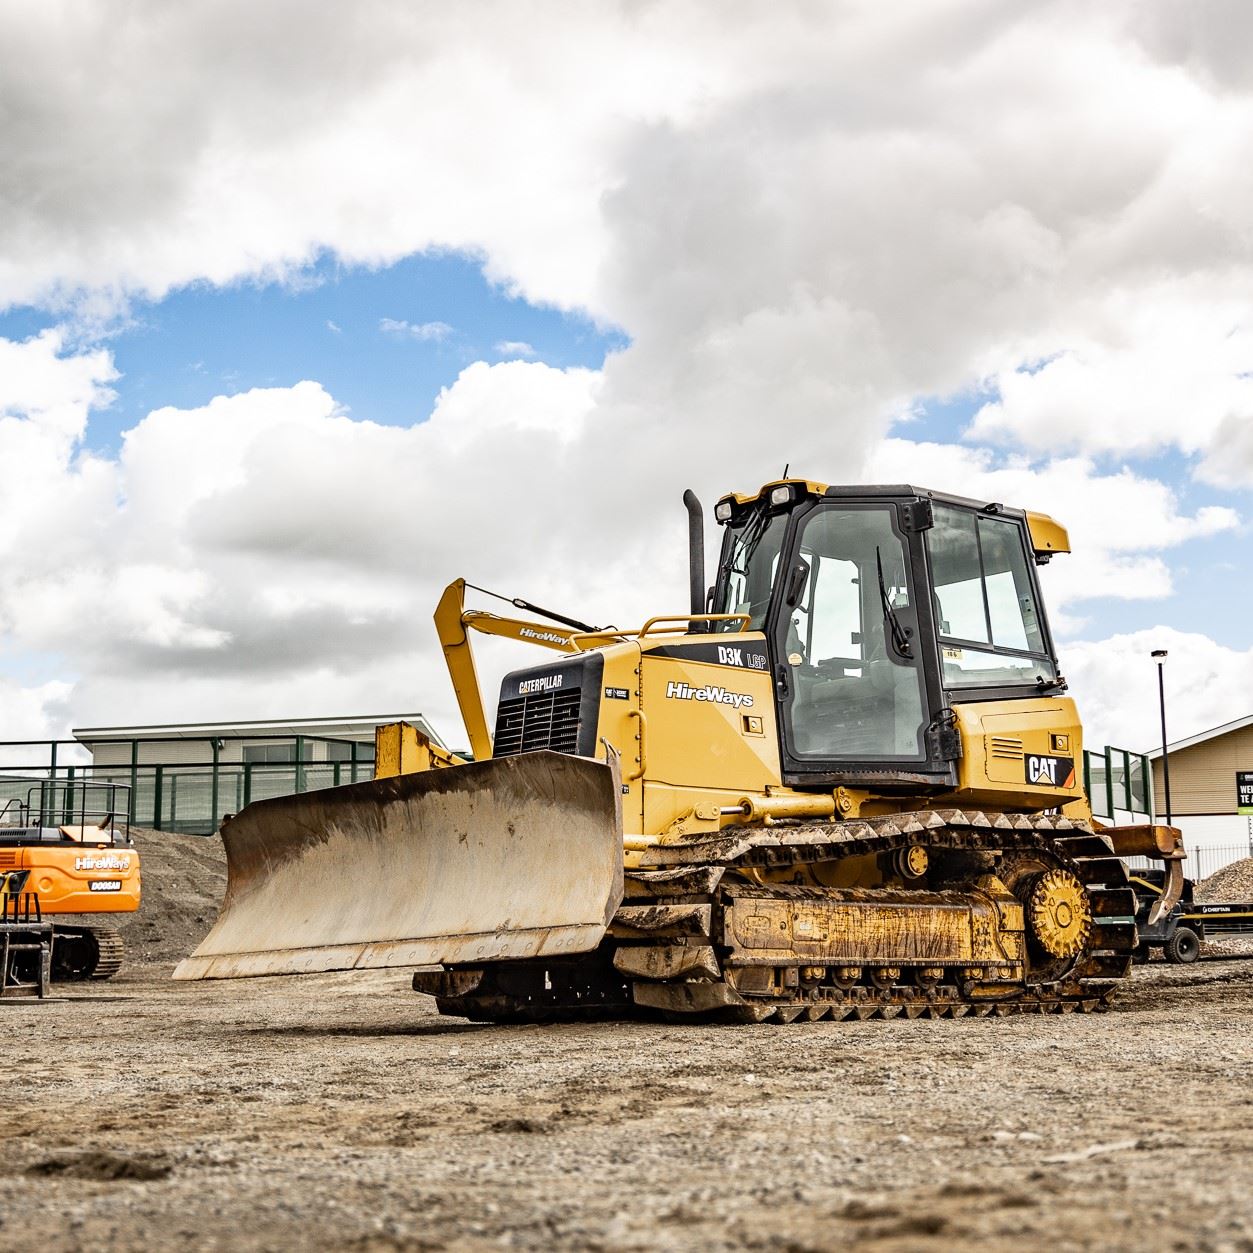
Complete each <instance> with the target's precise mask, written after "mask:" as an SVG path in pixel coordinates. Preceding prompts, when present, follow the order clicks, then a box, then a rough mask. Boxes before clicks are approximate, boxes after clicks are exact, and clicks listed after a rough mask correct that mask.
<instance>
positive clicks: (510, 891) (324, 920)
mask: <svg viewBox="0 0 1253 1253" xmlns="http://www.w3.org/2000/svg"><path fill="white" fill-rule="evenodd" d="M621 791H622V789H621V785H620V783H619V775H618V769H617V762H616V760H615V759H613V758H612V755H611V760H610V762H609V763H608V764H606V763H604V762H599V761H592V760H590V759H588V758H583V757H570V756H566V755H563V754H560V753H552V752H537V753H527V754H524V755H522V756H519V757H503V758H497V759H495V760H490V761H484V762H475V763H470V764H467V765H461V766H451V767H446V768H442V769H438V770H426V771H422V772H420V773H417V774H406V775H398V776H395V777H393V778H385V779H374V780H371V781H370V782H368V783H353V784H349V785H348V786H346V787H337V788H327V789H325V790H323V791H317V792H306V793H304V794H302V795H297V796H287V797H276V798H274V799H272V800H263V801H258V802H256V803H255V804H252V805H249V806H248V807H247V808H246V809H244V810H242V811H241V812H240V813H239V814H238V815H237V816H236V817H234V818H232V819H231V820H230V821H229V822H227V823H226V824H225V825H224V826H223V828H222V840H223V843H224V844H225V846H226V860H227V872H228V879H227V888H226V896H225V899H224V900H223V902H222V909H221V912H220V914H219V916H218V919H217V922H216V923H215V924H214V926H213V929H212V930H211V931H210V932H209V934H208V935H207V936H206V937H205V938H204V940H203V941H202V942H201V944H200V946H199V947H198V948H197V949H196V950H195V952H194V953H192V955H191V956H190V957H188V958H185V959H184V960H183V961H182V962H181V963H179V965H178V967H177V968H176V969H175V971H174V978H176V979H228V978H238V977H242V976H247V975H272V974H300V973H306V972H311V971H320V970H348V969H353V968H357V967H370V966H420V965H428V964H432V963H436V962H479V961H490V960H495V959H500V958H522V957H541V956H549V955H553V954H559V953H580V952H587V951H589V950H591V949H594V948H595V947H596V946H597V944H599V943H600V941H601V939H602V938H603V936H604V934H605V929H606V927H607V926H608V923H609V920H610V918H612V916H613V914H614V911H615V910H616V909H617V907H618V905H619V904H620V903H621V900H622V893H623V871H622V866H623V858H622V802H621Z"/></svg>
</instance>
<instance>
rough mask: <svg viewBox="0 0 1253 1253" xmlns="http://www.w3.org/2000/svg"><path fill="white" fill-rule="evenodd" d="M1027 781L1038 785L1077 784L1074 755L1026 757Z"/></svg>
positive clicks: (1068, 785) (1062, 786)
mask: <svg viewBox="0 0 1253 1253" xmlns="http://www.w3.org/2000/svg"><path fill="white" fill-rule="evenodd" d="M1026 764H1027V782H1028V783H1033V784H1035V786H1036V787H1057V788H1072V787H1074V786H1075V759H1074V758H1073V757H1034V756H1029V757H1027V759H1026Z"/></svg>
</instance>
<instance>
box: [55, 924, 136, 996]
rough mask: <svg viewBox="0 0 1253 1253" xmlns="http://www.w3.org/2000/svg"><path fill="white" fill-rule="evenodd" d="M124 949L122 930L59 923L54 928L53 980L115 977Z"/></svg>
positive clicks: (74, 980) (119, 968) (64, 981)
mask: <svg viewBox="0 0 1253 1253" xmlns="http://www.w3.org/2000/svg"><path fill="white" fill-rule="evenodd" d="M123 951H124V946H123V943H122V936H121V933H120V932H118V931H116V930H114V928H112V927H76V926H70V925H68V924H65V923H56V924H54V926H53V929H52V981H53V982H54V983H75V982H82V981H85V980H87V979H112V978H113V976H114V975H115V974H117V972H118V971H119V970H121V968H122V956H123Z"/></svg>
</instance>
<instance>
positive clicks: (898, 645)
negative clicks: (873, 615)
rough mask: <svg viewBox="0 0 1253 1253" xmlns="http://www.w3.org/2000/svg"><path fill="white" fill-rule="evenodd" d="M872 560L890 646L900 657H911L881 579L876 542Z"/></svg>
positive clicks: (881, 571) (880, 560)
mask: <svg viewBox="0 0 1253 1253" xmlns="http://www.w3.org/2000/svg"><path fill="white" fill-rule="evenodd" d="M874 560H875V565H876V566H878V568H879V599H880V601H882V602H883V620H884V621H885V622H886V623H887V624H888V626H889V627H890V628H891V631H892V646H893V647H894V648H895V649H896V651H897V652H898V653H900V655H901V656H902V657H912V656H913V655H914V654H913V651H912V647H911V645H910V643H909V636H908V635H907V634H906V632H905V628H904V627H903V626H901V620H900V619H899V618H898V617H897V616H896V610H895V609H894V608H893V607H892V600H891V598H890V597H889V596H888V589H887V584H886V583H884V581H883V555H882V554H881V553H880V552H879V546H878V545H877V544H876V545H875V550H874Z"/></svg>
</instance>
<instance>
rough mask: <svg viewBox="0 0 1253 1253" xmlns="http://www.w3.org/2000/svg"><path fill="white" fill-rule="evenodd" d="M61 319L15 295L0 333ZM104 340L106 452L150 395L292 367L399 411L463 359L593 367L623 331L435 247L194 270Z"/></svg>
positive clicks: (357, 405)
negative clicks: (252, 271)
mask: <svg viewBox="0 0 1253 1253" xmlns="http://www.w3.org/2000/svg"><path fill="white" fill-rule="evenodd" d="M60 320H61V318H60V317H59V316H58V315H57V314H55V313H53V312H51V311H48V310H45V309H38V308H31V307H24V308H13V309H10V310H8V311H6V312H4V313H0V336H3V337H5V338H9V339H23V338H26V337H28V336H30V335H33V334H35V333H37V332H38V331H40V330H42V329H43V328H45V327H50V326H56V325H57V324H58V323H59V322H60ZM397 323H400V324H404V326H403V327H400V326H395V325H392V324H397ZM385 326H391V329H390V330H388V329H384V328H385ZM422 328H427V329H426V330H423V329H422ZM102 342H103V343H104V344H105V346H107V347H108V348H109V349H110V351H111V352H112V353H113V358H114V364H115V366H116V368H117V370H118V371H119V373H120V375H121V377H120V378H118V379H117V380H116V382H114V383H113V384H112V387H113V390H114V391H115V392H116V393H117V400H116V401H115V402H114V403H113V404H112V405H111V406H109V408H107V409H103V410H99V411H97V412H95V413H94V414H93V416H92V420H91V425H90V427H89V434H88V440H87V446H88V447H89V448H91V449H92V450H93V451H99V452H113V451H115V450H116V448H117V445H118V442H119V439H120V436H121V433H122V432H123V431H125V430H127V429H129V428H130V427H132V426H134V425H135V424H136V423H137V422H138V421H139V420H140V419H141V418H142V417H143V416H144V415H145V414H146V413H148V412H149V411H151V410H152V409H155V408H158V407H160V406H164V405H172V406H175V407H177V408H180V409H192V408H197V407H199V406H201V405H204V404H207V403H208V402H209V401H210V400H212V399H213V397H214V396H219V395H231V394H233V393H236V392H241V391H246V390H248V389H250V388H253V387H290V386H291V385H292V384H294V383H297V382H299V381H300V380H302V379H313V380H316V381H317V382H320V383H321V384H322V385H323V386H324V387H325V388H326V389H327V390H328V391H329V392H330V393H331V395H333V396H334V397H335V399H336V400H337V401H339V403H340V404H341V405H343V406H344V407H345V408H346V409H347V410H348V412H349V414H350V416H352V417H354V418H358V419H363V420H369V421H374V422H382V423H388V424H393V425H408V424H410V423H412V422H415V421H419V420H421V419H423V418H425V417H427V416H428V415H429V414H430V412H431V407H432V405H433V404H434V401H435V398H436V396H437V394H438V393H439V390H440V388H442V387H447V386H448V385H449V384H451V383H452V382H453V381H454V380H455V379H456V377H457V375H458V374H459V373H460V372H461V370H462V369H464V368H465V367H466V366H467V365H469V364H470V362H472V361H480V360H484V361H500V360H506V359H510V358H516V357H519V356H521V357H525V358H526V359H533V360H539V361H544V362H546V363H548V364H549V365H553V366H556V367H559V368H567V367H570V366H588V367H592V368H598V367H599V366H600V365H601V364H602V362H603V361H604V358H605V354H606V353H607V352H609V351H612V350H613V349H615V348H620V347H622V346H624V345H625V343H626V338H625V336H624V335H623V334H622V333H621V332H618V331H615V330H613V329H612V328H604V327H598V326H596V325H595V324H594V323H593V322H592V321H591V320H590V319H588V318H585V317H581V316H579V315H578V314H574V313H566V312H562V311H560V310H557V309H553V308H543V307H537V306H536V305H533V304H530V303H528V302H527V301H525V300H522V299H520V298H518V297H513V296H510V295H509V294H508V293H507V292H506V291H504V290H503V289H502V288H501V287H500V286H497V285H493V284H491V283H489V282H488V281H487V280H486V279H485V278H484V276H483V272H482V264H481V261H480V260H479V259H477V258H472V257H466V256H461V255H457V254H453V253H442V254H433V255H432V254H425V255H417V256H412V257H407V258H405V259H404V260H402V261H399V262H397V263H396V264H394V265H390V266H384V267H379V268H366V267H363V266H345V265H342V264H339V263H337V262H336V261H335V260H334V258H332V257H324V258H323V259H322V260H320V261H319V262H318V264H316V265H314V266H312V267H310V268H308V269H307V270H304V271H301V272H300V273H299V274H297V275H296V276H294V277H291V276H289V277H288V278H286V279H285V280H283V281H278V280H275V281H270V282H240V283H235V284H232V285H230V286H227V287H215V286H212V285H210V284H208V283H197V284H193V285H191V286H188V287H185V288H182V289H180V290H177V291H174V292H172V293H171V294H170V295H169V296H167V297H166V298H165V299H163V300H161V301H158V302H155V303H154V302H151V301H142V300H136V301H134V302H132V303H131V305H130V308H129V311H128V315H127V316H126V317H125V318H123V319H119V321H118V329H116V330H115V331H114V332H113V333H112V334H110V335H108V336H107V337H106V338H105V339H104V340H103V341H102Z"/></svg>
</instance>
